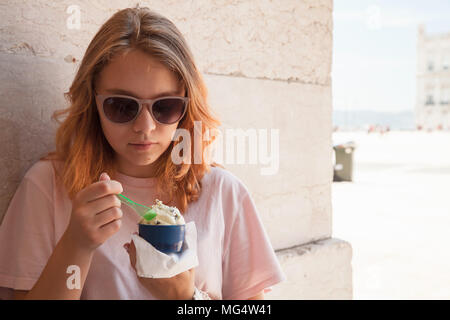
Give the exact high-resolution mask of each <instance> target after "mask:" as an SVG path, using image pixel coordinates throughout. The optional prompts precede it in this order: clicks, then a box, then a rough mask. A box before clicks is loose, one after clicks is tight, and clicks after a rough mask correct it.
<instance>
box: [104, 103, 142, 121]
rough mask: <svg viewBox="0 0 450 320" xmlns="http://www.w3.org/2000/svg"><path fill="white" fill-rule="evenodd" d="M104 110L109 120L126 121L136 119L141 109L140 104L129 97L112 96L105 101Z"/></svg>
mask: <svg viewBox="0 0 450 320" xmlns="http://www.w3.org/2000/svg"><path fill="white" fill-rule="evenodd" d="M103 110H104V112H105V115H106V116H107V117H108V119H109V120H111V121H113V122H117V123H124V122H128V121H131V120H133V119H134V117H135V116H136V114H137V113H138V111H139V104H138V103H137V102H136V101H134V100H132V99H128V98H119V97H111V98H107V99H106V100H105V101H104V102H103Z"/></svg>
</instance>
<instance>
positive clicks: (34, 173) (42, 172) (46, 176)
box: [23, 160, 61, 194]
mask: <svg viewBox="0 0 450 320" xmlns="http://www.w3.org/2000/svg"><path fill="white" fill-rule="evenodd" d="M60 165H61V164H60V163H59V162H53V161H50V160H39V161H38V162H36V163H34V164H33V165H32V166H31V167H30V168H29V169H28V170H27V172H26V173H25V175H24V178H23V180H26V181H31V183H33V184H34V185H36V186H37V187H38V188H39V189H41V190H42V191H44V192H45V193H47V194H51V190H52V189H53V187H54V183H55V167H56V168H58V167H59V166H60ZM54 166H55V167H54Z"/></svg>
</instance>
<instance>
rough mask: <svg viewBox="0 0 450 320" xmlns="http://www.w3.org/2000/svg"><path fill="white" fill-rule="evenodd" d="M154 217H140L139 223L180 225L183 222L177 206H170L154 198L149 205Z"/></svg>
mask: <svg viewBox="0 0 450 320" xmlns="http://www.w3.org/2000/svg"><path fill="white" fill-rule="evenodd" d="M151 210H152V212H154V213H156V217H154V218H152V219H145V218H144V219H142V220H141V221H140V222H139V223H141V224H150V225H182V224H185V221H184V218H183V216H182V215H181V213H180V211H179V210H178V208H177V207H170V206H167V205H165V204H163V203H162V201H160V200H158V199H156V200H155V204H154V205H152V207H151Z"/></svg>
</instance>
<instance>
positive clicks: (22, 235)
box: [0, 169, 54, 298]
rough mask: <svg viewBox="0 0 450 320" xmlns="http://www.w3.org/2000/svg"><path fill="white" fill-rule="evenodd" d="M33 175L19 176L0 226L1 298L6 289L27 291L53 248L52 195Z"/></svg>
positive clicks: (38, 275) (40, 271) (37, 276)
mask: <svg viewBox="0 0 450 320" xmlns="http://www.w3.org/2000/svg"><path fill="white" fill-rule="evenodd" d="M35 170H36V169H35ZM32 178H33V177H32V175H30V174H27V175H25V177H24V178H23V179H22V181H21V183H20V184H19V187H18V188H17V190H16V192H15V194H14V196H13V198H12V200H11V202H10V203H9V206H8V209H7V211H6V213H5V215H4V218H3V222H2V224H1V225H0V295H3V298H4V297H5V295H6V294H7V291H8V290H7V289H6V288H12V289H15V290H30V289H31V288H32V287H33V285H34V284H35V282H36V281H37V279H38V278H39V277H40V274H41V273H42V270H43V269H44V267H45V265H46V264H47V261H48V259H49V257H50V255H51V253H52V252H53V248H54V221H53V220H54V219H53V211H54V209H53V202H52V199H51V196H52V195H51V194H49V191H48V190H46V188H45V186H44V187H43V186H42V182H40V181H36V179H34V180H33V179H32ZM44 182H45V181H44ZM9 292H11V289H9ZM0 298H1V297H0Z"/></svg>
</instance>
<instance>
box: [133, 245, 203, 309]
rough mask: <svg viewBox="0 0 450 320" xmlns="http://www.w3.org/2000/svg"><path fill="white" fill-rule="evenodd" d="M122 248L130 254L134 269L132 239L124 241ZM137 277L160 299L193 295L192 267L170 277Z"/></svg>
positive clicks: (134, 258) (193, 277) (190, 296)
mask: <svg viewBox="0 0 450 320" xmlns="http://www.w3.org/2000/svg"><path fill="white" fill-rule="evenodd" d="M124 248H125V249H126V250H127V252H128V254H129V256H130V263H131V266H132V267H133V269H134V270H135V271H136V267H135V265H136V247H135V246H134V243H133V241H131V243H126V244H125V245H124ZM136 276H137V275H136ZM137 277H138V278H139V281H140V282H141V283H142V284H143V285H144V287H146V288H147V289H148V290H149V291H150V292H151V293H152V295H154V296H155V297H156V298H158V299H160V300H192V297H193V296H194V279H195V272H194V268H192V269H189V270H187V271H185V272H182V273H179V274H177V275H176V276H174V277H172V278H158V279H156V278H142V277H139V276H137Z"/></svg>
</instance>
